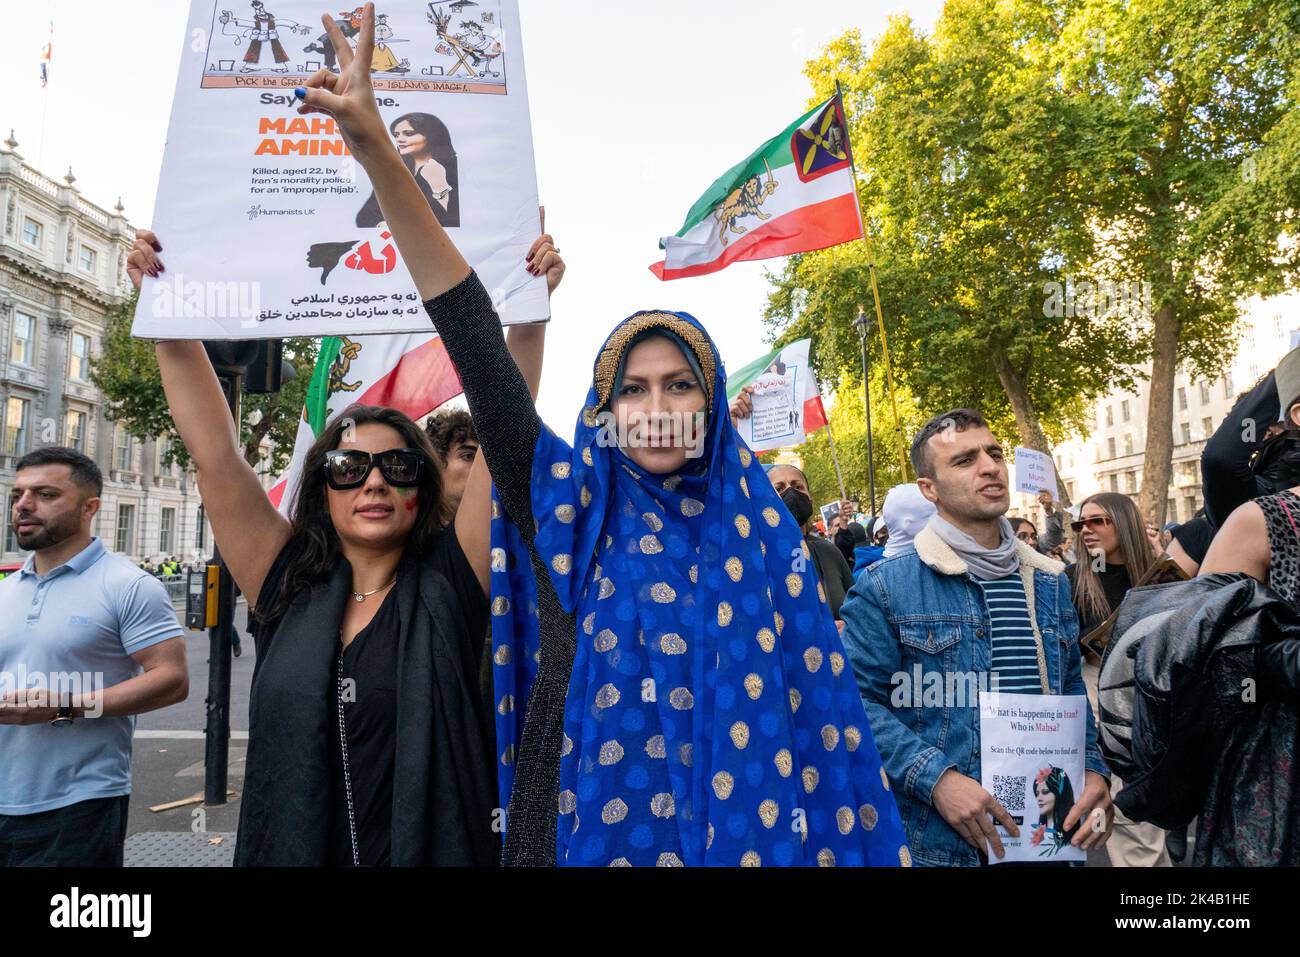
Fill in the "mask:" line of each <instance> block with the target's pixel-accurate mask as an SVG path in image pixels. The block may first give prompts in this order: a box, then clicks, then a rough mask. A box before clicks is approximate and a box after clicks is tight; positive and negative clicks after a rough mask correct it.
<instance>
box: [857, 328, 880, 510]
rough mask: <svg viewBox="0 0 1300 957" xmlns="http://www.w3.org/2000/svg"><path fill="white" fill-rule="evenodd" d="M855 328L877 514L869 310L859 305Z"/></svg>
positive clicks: (870, 482) (869, 474) (870, 481)
mask: <svg viewBox="0 0 1300 957" xmlns="http://www.w3.org/2000/svg"><path fill="white" fill-rule="evenodd" d="M853 326H854V328H856V329H857V330H858V332H859V333H860V334H861V336H862V398H863V400H864V405H863V407H864V408H865V409H866V414H867V484H868V485H869V486H870V489H871V514H872V515H875V514H876V457H875V455H876V453H875V447H874V445H873V444H872V441H871V376H870V374H869V371H870V364H869V363H868V361H867V328H868V324H867V310H866V309H864V308H863V307H862V306H858V318H857V319H856V320H854V322H853Z"/></svg>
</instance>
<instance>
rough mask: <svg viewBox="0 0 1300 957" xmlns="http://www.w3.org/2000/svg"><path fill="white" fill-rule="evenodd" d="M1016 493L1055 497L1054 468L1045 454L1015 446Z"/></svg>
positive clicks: (1050, 459) (1049, 457)
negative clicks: (1044, 493) (1048, 494)
mask: <svg viewBox="0 0 1300 957" xmlns="http://www.w3.org/2000/svg"><path fill="white" fill-rule="evenodd" d="M1016 491H1017V492H1028V493H1029V494H1031V495H1037V494H1038V493H1039V492H1043V491H1047V492H1051V493H1052V496H1053V497H1055V496H1056V466H1055V465H1054V464H1053V463H1052V457H1051V456H1050V455H1048V454H1047V453H1046V452H1037V451H1035V450H1033V449H1026V448H1021V447H1020V446H1016Z"/></svg>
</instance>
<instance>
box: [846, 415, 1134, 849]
mask: <svg viewBox="0 0 1300 957" xmlns="http://www.w3.org/2000/svg"><path fill="white" fill-rule="evenodd" d="M911 459H912V467H913V469H914V470H915V472H916V476H917V484H918V485H919V486H920V488H921V491H922V493H923V494H924V495H925V497H926V498H927V499H929V500H930V501H932V502H934V504H935V506H936V508H937V509H938V514H937V515H936V516H934V517H933V518H931V520H930V523H929V524H928V525H927V526H926V527H925V528H924V529H923V530H922V531H921V532H920V533H919V534H918V535H917V536H916V542H915V549H914V550H913V549H909V550H908V551H905V552H904V553H902V554H900V555H897V556H895V557H893V558H889V559H886V560H884V561H881V562H878V563H877V564H875V565H872V566H871V567H870V568H868V569H867V570H866V571H865V572H863V573H862V574H861V575H859V576H858V579H857V583H856V584H855V585H854V587H853V590H852V591H851V592H850V593H849V595H848V597H847V598H846V599H845V602H844V607H843V610H842V612H841V614H842V616H843V618H844V621H845V623H846V626H845V629H844V645H845V649H846V650H847V651H848V654H849V658H850V660H851V661H852V663H853V671H854V675H855V677H856V678H857V681H858V688H859V689H860V690H861V692H862V701H863V703H864V704H865V705H866V709H867V716H868V717H869V718H870V720H871V732H872V735H873V736H874V737H875V739H876V745H877V747H878V748H879V749H880V756H881V758H882V759H883V761H884V766H885V770H886V772H887V773H888V775H889V778H890V781H891V782H892V784H893V786H894V794H895V797H896V799H897V801H898V810H899V812H900V813H901V815H902V818H903V824H904V826H905V828H906V829H907V843H908V846H909V847H910V848H911V853H912V859H913V860H914V861H915V862H916V863H917V864H922V865H924V864H929V865H939V866H960V865H979V864H980V863H982V862H983V860H984V853H985V849H986V848H987V847H988V846H989V845H991V846H992V847H993V852H994V855H995V857H1001V856H1002V844H1001V842H1000V841H999V840H998V837H997V833H996V830H995V828H994V826H993V822H994V819H997V820H998V821H999V822H1001V823H1002V824H1003V825H1004V826H1006V827H1007V829H1008V830H1009V831H1010V832H1011V833H1013V834H1018V830H1017V829H1016V827H1015V824H1014V822H1013V821H1012V820H1011V817H1010V815H1009V814H1008V813H1007V810H1006V809H1005V808H1004V807H1002V805H1001V804H999V803H998V802H997V801H996V800H994V798H993V796H992V795H991V794H989V793H988V792H987V791H985V790H984V788H983V787H982V786H981V785H980V734H979V700H978V695H977V694H976V693H975V690H976V689H977V688H979V687H981V686H983V687H985V688H992V687H994V684H993V682H994V680H995V679H996V682H997V684H996V688H997V690H999V691H1002V692H1015V693H1021V694H1026V693H1028V694H1035V693H1036V694H1056V695H1084V694H1085V691H1084V685H1083V676H1082V673H1081V670H1080V657H1079V646H1078V637H1079V622H1078V618H1077V616H1076V615H1075V611H1074V604H1073V602H1072V601H1071V598H1070V584H1069V580H1068V579H1067V578H1066V576H1065V575H1064V574H1063V566H1062V565H1061V564H1060V563H1059V562H1055V561H1052V560H1051V559H1049V558H1047V557H1045V556H1043V555H1040V554H1038V553H1037V552H1036V551H1034V550H1033V549H1031V548H1029V547H1028V546H1026V545H1024V544H1023V543H1021V542H1019V541H1017V540H1016V538H1015V536H1014V535H1013V534H1012V533H1011V526H1010V523H1009V522H1008V521H1007V520H1006V518H1005V517H1004V513H1005V512H1006V510H1007V508H1008V506H1009V505H1010V492H1009V489H1008V485H1007V465H1006V461H1005V459H1004V458H1003V455H1002V448H1001V446H1000V445H999V444H998V442H997V440H996V439H994V437H993V434H992V432H991V431H990V430H989V427H988V424H987V423H986V422H985V421H984V419H983V418H982V417H981V416H980V415H979V413H977V412H973V411H971V410H969V409H957V410H954V411H952V412H949V413H947V414H945V415H941V416H937V417H936V418H934V419H933V420H931V421H930V422H929V423H928V424H927V425H926V426H925V428H923V429H922V430H921V432H920V434H919V435H917V437H916V439H915V441H914V442H913V443H912V449H911ZM918 675H919V676H922V678H924V676H929V675H937V676H938V677H937V678H930V679H929V681H924V680H923V681H921V682H917V680H916V678H917V677H918ZM981 679H983V680H981ZM936 681H937V682H939V688H940V689H942V690H940V691H939V693H937V694H926V693H923V687H922V686H925V687H929V688H930V690H931V691H933V690H934V683H935V682H936ZM949 689H954V690H956V691H958V692H959V693H957V694H952V693H951V692H950V691H949ZM1085 765H1086V768H1087V771H1086V773H1085V775H1084V777H1085V778H1086V781H1085V786H1084V788H1083V790H1082V792H1081V794H1080V795H1079V798H1078V800H1077V801H1076V803H1075V805H1074V807H1073V808H1071V809H1070V813H1069V816H1068V817H1067V818H1066V820H1065V822H1064V825H1065V828H1066V830H1067V831H1068V830H1069V829H1071V828H1073V827H1074V825H1075V824H1076V823H1081V824H1082V826H1080V827H1079V829H1078V831H1077V832H1076V833H1075V835H1074V838H1073V840H1072V842H1071V843H1073V844H1074V845H1075V846H1076V847H1082V848H1083V849H1085V850H1091V849H1093V848H1098V847H1101V846H1103V845H1104V844H1105V842H1106V839H1107V838H1108V837H1109V835H1110V829H1111V821H1112V817H1113V810H1112V807H1111V798H1110V777H1109V772H1108V770H1107V768H1106V765H1105V763H1104V762H1103V761H1102V758H1101V754H1100V752H1099V751H1098V749H1097V731H1096V726H1095V724H1094V723H1093V719H1092V711H1091V709H1089V711H1088V714H1087V750H1086V756H1085Z"/></svg>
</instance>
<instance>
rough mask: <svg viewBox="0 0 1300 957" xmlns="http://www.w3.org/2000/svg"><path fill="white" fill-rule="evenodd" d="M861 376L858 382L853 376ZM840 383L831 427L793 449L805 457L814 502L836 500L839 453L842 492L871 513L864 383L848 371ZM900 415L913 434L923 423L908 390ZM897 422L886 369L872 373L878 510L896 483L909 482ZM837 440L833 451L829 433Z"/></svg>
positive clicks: (902, 397) (901, 393)
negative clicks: (886, 379)
mask: <svg viewBox="0 0 1300 957" xmlns="http://www.w3.org/2000/svg"><path fill="white" fill-rule="evenodd" d="M855 375H856V376H858V381H857V382H856V383H855V380H854V376H855ZM837 378H838V379H839V381H840V383H841V386H840V389H839V391H838V392H837V393H836V394H835V404H834V405H833V406H832V407H831V409H830V413H829V416H828V418H829V420H830V430H829V431H828V430H827V429H818V430H817V431H816V432H814V433H813V434H812V435H810V436H808V440H807V441H806V442H804V444H803V445H801V446H799V447H798V448H797V449H796V450H795V452H796V454H798V455H799V456H801V457H802V459H803V462H804V468H803V471H804V474H805V475H807V476H808V486H809V488H810V490H811V491H812V495H813V501H814V502H817V503H818V504H822V505H824V504H826V503H827V502H834V501H838V500H839V498H840V485H839V479H838V477H837V476H836V474H835V457H836V456H838V457H839V463H840V470H841V472H842V473H843V475H844V490H845V492H846V493H847V494H848V497H849V498H851V499H857V500H858V503H859V504H860V505H861V506H862V509H863V511H866V512H870V511H871V496H870V488H871V477H870V473H871V469H870V468H869V467H868V457H867V417H866V405H865V396H864V394H863V391H862V386H861V384H860V379H861V372H853V371H846V372H845V373H843V374H842V375H840V376H838V377H837ZM898 416H899V418H900V419H901V420H902V425H903V429H904V431H905V432H906V433H907V434H911V433H912V432H913V431H915V430H916V429H918V428H920V426H921V425H922V424H923V420H922V418H921V415H920V413H919V412H918V411H917V409H916V402H915V400H914V399H913V398H912V396H911V394H910V393H909V392H908V391H907V390H906V389H899V390H898ZM894 427H895V420H894V415H893V409H892V408H891V405H890V402H889V392H888V389H887V387H886V385H885V374H884V370H883V369H882V368H877V369H875V370H873V371H872V375H871V433H872V456H871V461H873V462H874V463H875V470H874V471H875V487H876V509H877V510H879V508H880V506H881V504H883V502H884V501H885V493H886V492H888V491H889V490H890V489H891V488H893V487H894V486H895V485H899V484H902V483H903V482H908V481H910V480H911V478H910V475H909V473H908V472H907V471H906V470H905V468H904V463H903V461H902V460H901V458H900V455H901V453H900V451H899V446H898V443H897V442H896V441H894V438H893V436H894V434H895V432H894ZM832 435H833V436H834V440H835V454H834V455H832V453H831V448H830V443H831V436H832Z"/></svg>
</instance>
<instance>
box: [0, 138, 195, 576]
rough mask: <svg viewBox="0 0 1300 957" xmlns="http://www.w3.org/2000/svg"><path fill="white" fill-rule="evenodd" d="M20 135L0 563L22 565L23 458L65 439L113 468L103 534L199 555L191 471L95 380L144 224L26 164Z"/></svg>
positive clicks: (1, 188)
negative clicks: (109, 414) (119, 412)
mask: <svg viewBox="0 0 1300 957" xmlns="http://www.w3.org/2000/svg"><path fill="white" fill-rule="evenodd" d="M17 146H18V144H17V143H16V142H15V141H14V138H13V134H12V133H10V135H9V138H8V139H7V140H5V141H4V143H3V144H0V494H3V496H4V501H5V504H6V510H5V522H4V532H3V535H2V536H0V539H2V540H0V567H3V566H5V565H12V564H15V563H18V562H21V561H22V560H24V558H25V554H24V553H22V552H20V551H19V549H18V545H17V541H16V538H15V535H14V531H13V527H12V525H11V521H12V516H11V515H10V513H9V508H8V506H9V502H10V490H11V488H12V484H13V480H14V464H15V463H16V462H17V461H18V459H19V458H21V457H22V455H23V454H24V453H26V452H28V451H31V450H32V449H34V448H38V447H40V446H43V445H68V446H72V447H74V448H77V449H79V450H81V451H83V452H85V453H86V454H87V455H89V456H90V457H92V458H93V459H95V461H96V462H98V463H99V466H100V468H101V469H102V470H103V472H104V495H103V504H102V507H101V508H100V512H99V515H98V517H97V518H96V520H95V526H94V532H95V534H96V535H98V536H99V537H100V538H101V539H103V541H104V544H105V545H106V546H107V547H108V548H110V549H113V550H114V551H117V552H120V553H122V554H124V555H127V556H129V557H130V558H132V559H133V560H136V561H139V560H142V559H145V558H149V559H155V560H156V559H158V558H161V557H163V556H167V555H174V556H176V557H177V558H179V559H181V560H182V561H192V560H194V559H196V558H198V557H199V556H200V555H207V553H208V552H209V550H210V549H211V534H210V530H209V529H208V528H207V527H206V523H204V522H203V519H202V512H201V508H200V502H199V496H198V489H197V487H196V485H195V483H194V479H193V475H191V474H185V473H183V472H181V471H180V470H179V469H177V468H175V467H163V466H162V465H161V464H160V463H161V454H160V453H161V452H162V448H161V447H160V443H158V442H156V441H152V440H151V441H146V442H139V441H137V440H135V439H132V438H131V437H130V436H128V435H127V434H126V432H125V430H123V429H121V428H119V427H117V426H115V425H114V424H113V423H112V422H109V421H108V420H107V419H105V418H104V398H103V396H102V395H101V394H100V392H99V390H98V389H96V388H95V387H94V385H92V384H91V382H90V374H89V369H90V359H91V357H92V356H94V355H97V354H98V353H99V350H100V344H101V340H102V336H103V330H104V320H105V317H106V316H107V315H108V314H109V313H110V312H111V311H112V310H113V309H114V308H116V307H117V306H118V305H120V304H121V303H122V301H123V300H124V299H125V298H127V296H128V295H129V293H130V283H129V281H128V280H127V277H126V256H127V253H128V252H129V251H130V248H131V243H132V241H133V239H134V237H135V230H134V228H133V227H132V226H131V225H130V223H128V222H127V220H126V219H125V217H124V216H123V215H122V206H121V203H120V202H119V203H118V205H117V206H116V208H115V209H113V210H112V211H108V210H105V209H103V208H101V207H99V206H96V205H95V204H93V203H91V202H89V201H87V200H86V199H84V198H82V196H81V195H80V192H79V191H78V190H77V188H76V186H75V182H76V180H75V177H74V176H73V175H72V171H71V170H69V171H68V175H67V176H66V177H64V179H63V181H62V182H55V181H54V180H52V179H49V178H48V177H46V176H44V175H42V174H41V173H40V172H39V171H37V170H35V169H33V168H32V167H30V166H28V165H27V164H26V163H24V162H23V160H22V157H21V155H20V154H19V153H18V152H17Z"/></svg>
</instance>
